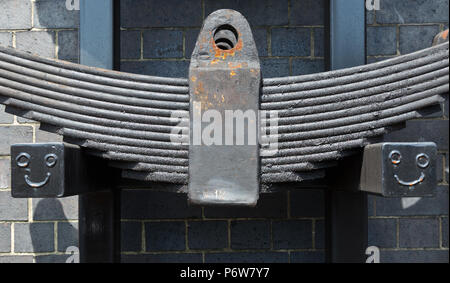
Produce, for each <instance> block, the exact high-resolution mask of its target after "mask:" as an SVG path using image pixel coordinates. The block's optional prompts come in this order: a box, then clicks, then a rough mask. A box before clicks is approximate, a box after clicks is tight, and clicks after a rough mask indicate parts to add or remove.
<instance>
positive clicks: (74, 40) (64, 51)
mask: <svg viewBox="0 0 450 283" xmlns="http://www.w3.org/2000/svg"><path fill="white" fill-rule="evenodd" d="M58 59H60V60H66V61H71V62H78V31H72V30H63V31H60V32H58Z"/></svg>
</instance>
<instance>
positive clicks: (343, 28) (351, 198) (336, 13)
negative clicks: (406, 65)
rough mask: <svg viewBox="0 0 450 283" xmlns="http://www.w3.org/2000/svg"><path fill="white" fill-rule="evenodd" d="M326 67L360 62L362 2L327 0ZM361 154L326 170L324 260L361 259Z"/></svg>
mask: <svg viewBox="0 0 450 283" xmlns="http://www.w3.org/2000/svg"><path fill="white" fill-rule="evenodd" d="M329 13H330V14H329V31H328V32H329V36H330V42H329V46H328V48H329V54H330V55H329V62H328V63H329V66H330V68H331V69H332V70H336V69H341V68H347V67H353V66H358V65H363V64H365V63H366V59H365V58H366V54H365V5H364V1H362V0H330V5H329ZM361 160H362V156H361V155H358V156H356V157H353V158H352V159H347V160H344V163H345V164H340V165H339V166H338V167H337V168H336V169H332V170H330V171H329V172H328V174H327V175H328V176H327V178H328V185H329V191H328V192H327V194H326V228H327V231H326V259H327V261H328V262H364V258H365V249H366V248H367V194H366V193H365V192H359V191H357V190H358V186H359V176H360V168H361V164H362V163H361Z"/></svg>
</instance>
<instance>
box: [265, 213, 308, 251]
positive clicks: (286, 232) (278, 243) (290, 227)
mask: <svg viewBox="0 0 450 283" xmlns="http://www.w3.org/2000/svg"><path fill="white" fill-rule="evenodd" d="M272 237H273V248H274V249H283V250H284V249H307V248H312V222H311V221H310V220H289V221H274V222H273V223H272Z"/></svg>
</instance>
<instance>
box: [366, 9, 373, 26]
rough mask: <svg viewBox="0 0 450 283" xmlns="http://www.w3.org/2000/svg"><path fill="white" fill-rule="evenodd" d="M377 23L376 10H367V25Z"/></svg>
mask: <svg viewBox="0 0 450 283" xmlns="http://www.w3.org/2000/svg"><path fill="white" fill-rule="evenodd" d="M374 23H375V11H374V10H371V11H369V10H366V25H372V24H374Z"/></svg>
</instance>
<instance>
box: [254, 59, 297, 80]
mask: <svg viewBox="0 0 450 283" xmlns="http://www.w3.org/2000/svg"><path fill="white" fill-rule="evenodd" d="M260 63H261V73H262V76H263V77H264V78H271V77H284V76H289V74H290V73H289V59H287V58H285V59H284V58H283V59H272V58H264V59H261V61H260Z"/></svg>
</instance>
